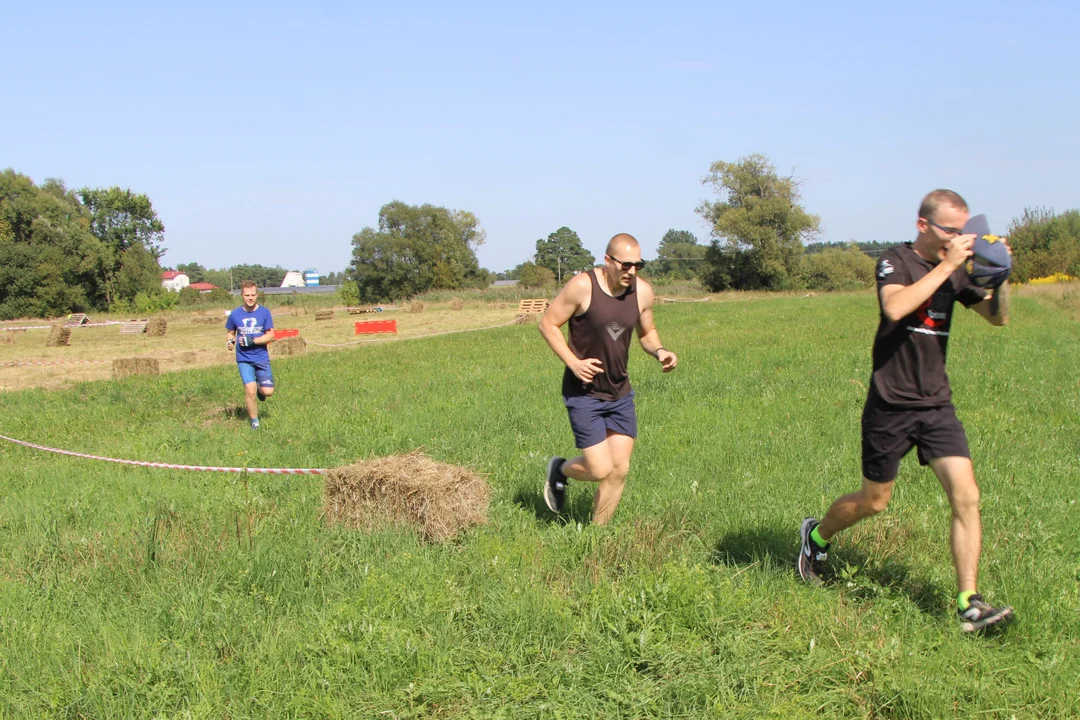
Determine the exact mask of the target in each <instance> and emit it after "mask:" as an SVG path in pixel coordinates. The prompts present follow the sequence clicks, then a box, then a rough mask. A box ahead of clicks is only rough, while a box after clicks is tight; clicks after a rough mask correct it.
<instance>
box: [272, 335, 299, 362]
mask: <svg viewBox="0 0 1080 720" xmlns="http://www.w3.org/2000/svg"><path fill="white" fill-rule="evenodd" d="M306 352H307V340H305V339H304V338H302V337H300V336H299V335H296V336H294V337H287V338H283V339H281V340H275V341H274V342H272V343H270V357H290V356H292V355H302V354H304V353H306Z"/></svg>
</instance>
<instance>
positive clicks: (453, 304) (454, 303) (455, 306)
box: [450, 297, 465, 310]
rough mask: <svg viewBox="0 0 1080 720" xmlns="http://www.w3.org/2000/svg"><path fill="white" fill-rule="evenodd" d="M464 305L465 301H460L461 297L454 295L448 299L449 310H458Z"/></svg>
mask: <svg viewBox="0 0 1080 720" xmlns="http://www.w3.org/2000/svg"><path fill="white" fill-rule="evenodd" d="M464 306H465V303H464V302H462V300H461V298H459V297H456V298H454V299H452V300H451V301H450V309H451V310H460V309H461V308H463V307H464Z"/></svg>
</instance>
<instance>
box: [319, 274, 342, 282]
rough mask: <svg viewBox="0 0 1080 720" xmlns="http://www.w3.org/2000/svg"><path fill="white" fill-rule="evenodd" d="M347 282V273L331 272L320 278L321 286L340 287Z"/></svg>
mask: <svg viewBox="0 0 1080 720" xmlns="http://www.w3.org/2000/svg"><path fill="white" fill-rule="evenodd" d="M343 282H345V271H341V272H331V273H327V274H326V275H320V276H319V284H320V285H340V284H341V283H343Z"/></svg>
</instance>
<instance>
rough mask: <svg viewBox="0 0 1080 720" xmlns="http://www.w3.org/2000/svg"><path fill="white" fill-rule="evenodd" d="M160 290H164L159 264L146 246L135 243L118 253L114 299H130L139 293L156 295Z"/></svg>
mask: <svg viewBox="0 0 1080 720" xmlns="http://www.w3.org/2000/svg"><path fill="white" fill-rule="evenodd" d="M161 292H166V291H165V290H164V289H163V288H162V287H161V266H160V265H158V261H157V259H156V258H155V257H154V256H153V255H152V254H151V252H150V251H149V250H147V249H146V247H144V246H143V245H142V244H141V243H135V244H134V245H132V246H131V247H129V248H128V249H127V250H125V251H124V252H123V253H121V254H120V267H119V269H118V270H117V272H116V280H115V296H114V299H118V300H131V299H133V298H134V297H135V296H136V295H138V294H139V293H144V294H146V295H156V294H159V293H161Z"/></svg>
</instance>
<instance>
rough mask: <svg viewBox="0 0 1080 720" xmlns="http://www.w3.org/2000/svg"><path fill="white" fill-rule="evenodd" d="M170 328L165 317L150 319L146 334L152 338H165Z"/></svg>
mask: <svg viewBox="0 0 1080 720" xmlns="http://www.w3.org/2000/svg"><path fill="white" fill-rule="evenodd" d="M168 328H169V323H168V322H167V321H166V320H165V318H163V317H155V318H150V322H148V323H146V334H147V335H150V336H152V337H164V335H165V331H166V330H167V329H168Z"/></svg>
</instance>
